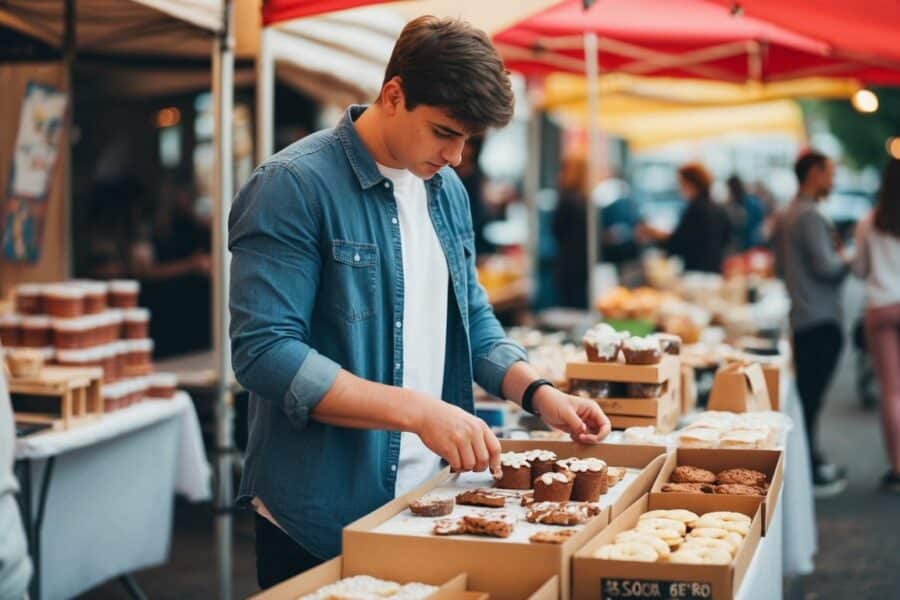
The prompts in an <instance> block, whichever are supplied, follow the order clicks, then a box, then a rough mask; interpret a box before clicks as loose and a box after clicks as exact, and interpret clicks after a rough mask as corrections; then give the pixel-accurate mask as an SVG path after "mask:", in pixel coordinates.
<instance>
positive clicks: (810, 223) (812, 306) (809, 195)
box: [773, 151, 849, 497]
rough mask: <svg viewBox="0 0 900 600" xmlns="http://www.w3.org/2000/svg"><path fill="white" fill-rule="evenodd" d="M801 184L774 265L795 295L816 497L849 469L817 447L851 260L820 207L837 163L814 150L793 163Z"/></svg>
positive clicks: (828, 492) (778, 236) (779, 233)
mask: <svg viewBox="0 0 900 600" xmlns="http://www.w3.org/2000/svg"><path fill="white" fill-rule="evenodd" d="M794 171H795V173H796V174H797V180H798V182H799V184H800V188H799V190H798V192H797V197H796V198H794V200H793V201H792V202H791V203H790V205H789V206H788V207H787V209H786V210H785V211H784V212H783V213H782V214H781V215H779V218H778V220H777V222H776V225H775V231H774V233H773V242H774V248H775V258H776V265H777V268H778V274H779V276H780V277H781V278H782V279H784V282H785V284H786V285H787V289H788V293H789V294H790V297H791V313H790V321H791V329H792V330H793V342H794V367H795V369H796V372H797V391H798V392H799V394H800V401H801V402H802V404H803V416H804V419H805V421H806V433H807V437H808V440H809V450H810V461H811V464H812V470H813V483H814V485H815V491H816V495H817V496H818V497H826V496H832V495H836V494H839V493H841V492H842V491H843V490H844V488H845V487H846V485H847V478H846V471H845V469H843V468H842V467H838V466H836V465H833V464H829V463H828V462H827V461H826V460H825V459H824V458H823V457H822V454H821V453H820V451H819V448H818V445H817V435H816V431H817V428H818V419H819V414H820V412H821V410H822V403H823V400H824V397H825V391H826V390H827V389H828V384H829V383H830V381H831V378H832V376H833V374H834V371H835V368H836V367H837V362H838V358H839V357H840V355H841V348H842V346H843V333H842V331H843V330H842V328H841V321H842V313H841V298H840V296H841V284H842V282H843V281H844V277H846V276H847V274H848V273H849V263H848V261H847V259H846V258H845V256H844V255H843V248H842V247H841V244H840V240H839V239H838V238H837V236H836V232H835V230H834V227H833V225H832V224H831V223H830V222H829V221H828V219H826V218H825V216H824V215H823V214H822V213H821V211H820V210H819V207H818V205H819V203H820V202H821V201H822V200H824V199H825V198H826V197H827V196H828V194H829V193H830V192H831V187H832V183H833V179H834V163H832V162H831V161H830V160H829V159H828V158H827V157H826V156H825V155H823V154H821V153H819V152H815V151H810V152H807V153H806V154H804V155H802V156H801V157H800V158H799V159H798V160H797V162H796V163H795V165H794Z"/></svg>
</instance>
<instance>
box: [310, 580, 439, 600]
mask: <svg viewBox="0 0 900 600" xmlns="http://www.w3.org/2000/svg"><path fill="white" fill-rule="evenodd" d="M437 590H438V588H437V587H436V586H433V585H427V584H424V583H407V584H400V583H397V582H395V581H385V580H383V579H377V578H375V577H370V576H368V575H356V576H354V577H347V578H345V579H341V580H340V581H335V582H334V583H329V584H328V585H326V586H323V587H321V588H319V589H318V590H316V591H315V592H313V593H312V594H306V595H303V596H300V598H299V600H364V599H367V598H371V599H374V598H396V599H397V600H420V599H424V598H428V597H429V596H431V595H432V594H434V593H435V592H437Z"/></svg>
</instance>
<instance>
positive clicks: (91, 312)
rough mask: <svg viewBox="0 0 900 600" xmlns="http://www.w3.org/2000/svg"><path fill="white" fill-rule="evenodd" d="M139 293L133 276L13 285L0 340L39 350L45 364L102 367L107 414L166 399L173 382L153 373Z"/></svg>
mask: <svg viewBox="0 0 900 600" xmlns="http://www.w3.org/2000/svg"><path fill="white" fill-rule="evenodd" d="M139 295H140V284H139V283H138V282H137V281H134V280H113V281H109V282H104V281H92V280H72V281H67V282H63V283H53V284H44V285H38V284H23V285H19V286H17V287H16V289H15V313H12V314H5V315H0V341H2V343H3V346H5V347H7V348H16V347H27V348H37V349H40V350H41V351H42V352H43V353H44V359H45V361H46V362H47V363H55V364H57V365H64V366H72V367H100V368H102V369H103V397H104V399H105V404H106V410H107V412H109V411H113V410H118V409H120V408H124V407H126V406H130V405H132V404H135V403H137V402H140V401H141V400H143V399H145V398H171V397H173V396H174V395H175V390H176V388H177V385H178V381H177V378H176V377H175V375H174V374H170V373H154V372H153V340H152V339H151V338H150V311H149V310H147V309H146V308H141V307H139V306H138V296H139Z"/></svg>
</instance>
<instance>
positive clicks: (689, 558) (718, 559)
mask: <svg viewBox="0 0 900 600" xmlns="http://www.w3.org/2000/svg"><path fill="white" fill-rule="evenodd" d="M669 562H672V563H685V564H692V565H729V564H731V553H730V552H726V551H725V550H722V549H716V548H702V547H687V548H685V547H683V546H682V547H681V548H679V549H678V550H677V551H676V552H673V553H672V555H671V556H670V557H669Z"/></svg>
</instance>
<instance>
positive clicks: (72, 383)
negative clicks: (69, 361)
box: [9, 366, 103, 429]
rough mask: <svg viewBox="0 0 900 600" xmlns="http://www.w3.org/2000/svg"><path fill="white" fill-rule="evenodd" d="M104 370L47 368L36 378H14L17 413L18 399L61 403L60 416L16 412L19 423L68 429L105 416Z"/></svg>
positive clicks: (14, 397)
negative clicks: (43, 424)
mask: <svg viewBox="0 0 900 600" xmlns="http://www.w3.org/2000/svg"><path fill="white" fill-rule="evenodd" d="M102 381H103V369H101V368H98V367H86V368H81V367H52V366H46V367H44V368H42V369H41V372H40V374H39V375H37V376H35V377H18V378H10V380H9V391H10V394H11V395H12V398H13V409H15V400H16V396H40V397H42V398H50V399H54V400H59V412H58V414H57V413H50V412H48V413H35V412H20V411H15V419H16V421H19V422H22V423H48V424H50V425H51V426H52V427H53V429H68V428H70V427H72V426H73V425H76V424H79V423H82V422H85V421H91V420H94V419H97V418H99V417H100V416H102V415H103V390H102V387H101V386H102Z"/></svg>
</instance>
